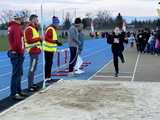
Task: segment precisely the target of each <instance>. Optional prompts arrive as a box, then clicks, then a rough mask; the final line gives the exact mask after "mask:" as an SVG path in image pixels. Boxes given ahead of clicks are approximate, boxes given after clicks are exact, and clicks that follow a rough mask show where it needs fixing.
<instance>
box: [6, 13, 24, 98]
mask: <svg viewBox="0 0 160 120" xmlns="http://www.w3.org/2000/svg"><path fill="white" fill-rule="evenodd" d="M8 41H9V51H8V57H9V58H10V60H11V64H12V78H11V97H12V98H13V99H16V100H22V99H24V98H25V97H26V96H27V94H26V93H23V92H22V91H21V78H22V74H23V61H24V44H23V43H24V42H23V33H22V30H21V16H20V14H19V13H16V14H15V15H14V20H13V21H11V22H9V26H8Z"/></svg>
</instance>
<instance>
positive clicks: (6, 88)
mask: <svg viewBox="0 0 160 120" xmlns="http://www.w3.org/2000/svg"><path fill="white" fill-rule="evenodd" d="M8 89H10V87H9V86H8V87H5V88H3V89H1V90H0V92H2V91H6V90H8Z"/></svg>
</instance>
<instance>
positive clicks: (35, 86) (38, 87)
mask: <svg viewBox="0 0 160 120" xmlns="http://www.w3.org/2000/svg"><path fill="white" fill-rule="evenodd" d="M32 88H34V89H36V90H39V89H40V86H38V85H36V84H34V85H33V86H32Z"/></svg>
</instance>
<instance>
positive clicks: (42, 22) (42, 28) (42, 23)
mask: <svg viewBox="0 0 160 120" xmlns="http://www.w3.org/2000/svg"><path fill="white" fill-rule="evenodd" d="M43 4H44V2H43V0H41V36H42V56H43V60H42V62H43V86H42V89H44V88H45V87H46V85H45V82H46V81H45V60H44V50H43V48H44V47H43V41H44V21H43Z"/></svg>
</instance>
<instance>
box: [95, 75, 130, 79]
mask: <svg viewBox="0 0 160 120" xmlns="http://www.w3.org/2000/svg"><path fill="white" fill-rule="evenodd" d="M95 77H100V78H116V77H114V76H104V75H96V76H95ZM117 78H132V76H118V77H117Z"/></svg>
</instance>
